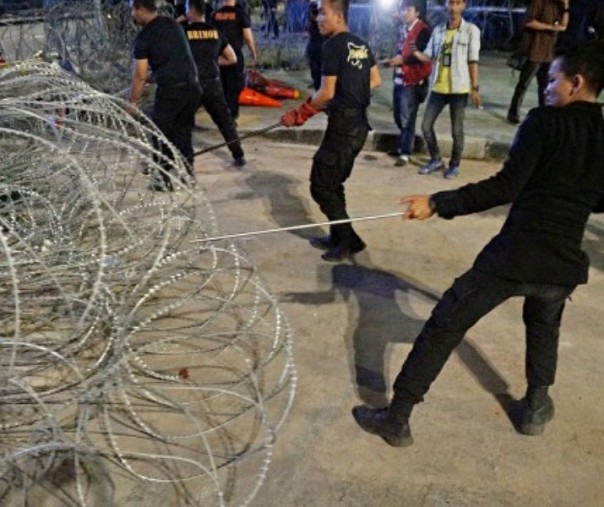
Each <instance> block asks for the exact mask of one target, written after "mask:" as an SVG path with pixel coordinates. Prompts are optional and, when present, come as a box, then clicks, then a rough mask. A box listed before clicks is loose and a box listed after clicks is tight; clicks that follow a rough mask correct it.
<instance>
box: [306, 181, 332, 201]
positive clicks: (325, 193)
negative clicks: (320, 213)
mask: <svg viewBox="0 0 604 507" xmlns="http://www.w3.org/2000/svg"><path fill="white" fill-rule="evenodd" d="M310 195H311V196H312V198H313V199H314V200H315V202H316V203H317V204H319V205H320V206H323V205H325V203H328V202H329V201H331V200H332V199H334V197H335V192H334V191H333V190H330V189H329V188H327V187H324V186H321V185H317V184H316V183H313V182H311V183H310Z"/></svg>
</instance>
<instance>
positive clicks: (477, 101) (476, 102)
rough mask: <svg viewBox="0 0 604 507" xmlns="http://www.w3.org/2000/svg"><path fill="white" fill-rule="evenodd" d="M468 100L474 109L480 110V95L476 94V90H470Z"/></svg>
mask: <svg viewBox="0 0 604 507" xmlns="http://www.w3.org/2000/svg"><path fill="white" fill-rule="evenodd" d="M470 99H471V100H472V104H473V105H474V107H476V108H478V109H480V107H481V104H482V101H481V99H480V93H478V90H472V94H471V95H470Z"/></svg>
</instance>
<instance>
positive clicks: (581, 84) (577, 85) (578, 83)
mask: <svg viewBox="0 0 604 507" xmlns="http://www.w3.org/2000/svg"><path fill="white" fill-rule="evenodd" d="M571 82H572V84H573V93H574V94H576V93H578V92H579V91H580V90H583V89H584V88H585V78H584V77H583V76H582V75H581V74H575V75H574V76H573V78H572V80H571Z"/></svg>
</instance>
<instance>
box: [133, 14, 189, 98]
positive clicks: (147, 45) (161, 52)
mask: <svg viewBox="0 0 604 507" xmlns="http://www.w3.org/2000/svg"><path fill="white" fill-rule="evenodd" d="M134 58H135V59H136V60H149V66H150V67H151V71H152V72H153V76H154V77H155V82H156V83H157V85H158V86H173V85H182V84H186V83H193V82H195V81H197V69H196V67H195V62H194V61H193V56H192V55H191V50H190V49H189V44H188V42H187V39H186V38H185V34H184V32H183V31H182V28H181V27H180V25H179V24H178V23H177V22H176V21H175V20H173V19H172V18H168V17H165V16H157V17H156V18H155V19H153V20H152V21H151V22H150V23H149V24H148V25H145V26H144V27H143V29H142V30H141V31H140V32H139V33H138V35H137V36H136V38H135V39H134Z"/></svg>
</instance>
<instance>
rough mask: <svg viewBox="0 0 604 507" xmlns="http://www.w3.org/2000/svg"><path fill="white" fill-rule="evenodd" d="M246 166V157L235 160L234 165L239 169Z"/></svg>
mask: <svg viewBox="0 0 604 507" xmlns="http://www.w3.org/2000/svg"><path fill="white" fill-rule="evenodd" d="M245 164H247V160H245V157H237V158H236V159H235V160H233V165H235V166H237V167H243V166H244V165H245Z"/></svg>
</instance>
